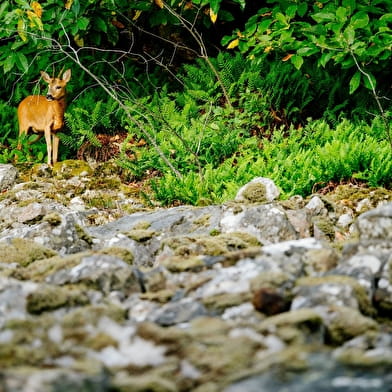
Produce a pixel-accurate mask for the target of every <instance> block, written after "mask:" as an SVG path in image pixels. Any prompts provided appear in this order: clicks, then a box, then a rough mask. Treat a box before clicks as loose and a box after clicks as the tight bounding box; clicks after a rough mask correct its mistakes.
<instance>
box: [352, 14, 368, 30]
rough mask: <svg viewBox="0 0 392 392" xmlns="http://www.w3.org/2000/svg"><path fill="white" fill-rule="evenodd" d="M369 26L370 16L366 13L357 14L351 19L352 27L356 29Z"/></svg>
mask: <svg viewBox="0 0 392 392" xmlns="http://www.w3.org/2000/svg"><path fill="white" fill-rule="evenodd" d="M368 24H369V15H368V14H367V13H366V12H365V11H360V12H357V13H356V14H355V15H353V16H352V17H351V21H350V25H351V26H352V27H353V28H354V29H361V28H364V27H366V26H367V25H368Z"/></svg>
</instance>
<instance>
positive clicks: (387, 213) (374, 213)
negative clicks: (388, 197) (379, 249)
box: [357, 203, 392, 241]
mask: <svg viewBox="0 0 392 392" xmlns="http://www.w3.org/2000/svg"><path fill="white" fill-rule="evenodd" d="M357 228H358V231H359V235H360V238H361V239H362V240H382V241H388V240H389V241H390V240H391V239H392V203H388V204H384V205H382V206H381V207H378V208H375V209H373V210H370V211H368V212H365V213H364V214H362V215H360V216H359V218H358V220H357Z"/></svg>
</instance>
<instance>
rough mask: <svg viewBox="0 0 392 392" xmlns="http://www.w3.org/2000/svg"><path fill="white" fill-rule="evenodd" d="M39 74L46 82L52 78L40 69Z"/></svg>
mask: <svg viewBox="0 0 392 392" xmlns="http://www.w3.org/2000/svg"><path fill="white" fill-rule="evenodd" d="M41 76H42V79H43V80H45V82H46V83H50V81H51V80H52V78H51V77H50V76H49V75H48V74H47V73H46V72H44V71H41Z"/></svg>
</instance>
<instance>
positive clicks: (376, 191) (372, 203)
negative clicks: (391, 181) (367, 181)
mask: <svg viewBox="0 0 392 392" xmlns="http://www.w3.org/2000/svg"><path fill="white" fill-rule="evenodd" d="M325 199H327V200H330V201H332V202H333V203H335V204H336V205H337V207H338V209H343V208H347V207H349V208H351V209H352V210H353V211H354V213H356V214H358V215H359V214H361V213H363V212H366V211H367V210H369V209H371V208H375V207H377V206H378V205H379V204H380V203H385V202H390V201H392V191H391V190H388V189H385V188H382V187H377V188H373V187H370V188H368V187H365V186H357V185H351V184H349V185H339V186H338V187H336V189H334V190H333V191H332V192H330V193H328V194H327V195H326V196H325ZM365 199H366V200H368V203H363V204H362V207H361V208H360V209H359V210H358V208H357V207H358V203H359V202H361V201H363V200H365Z"/></svg>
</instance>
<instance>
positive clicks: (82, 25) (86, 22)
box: [76, 17, 90, 30]
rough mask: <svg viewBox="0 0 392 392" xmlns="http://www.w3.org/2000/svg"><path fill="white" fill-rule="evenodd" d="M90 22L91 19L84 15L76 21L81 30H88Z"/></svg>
mask: <svg viewBox="0 0 392 392" xmlns="http://www.w3.org/2000/svg"><path fill="white" fill-rule="evenodd" d="M89 23H90V19H88V18H85V17H82V18H79V19H78V21H77V22H76V25H77V27H78V29H79V30H86V29H87V26H88V25H89Z"/></svg>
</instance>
